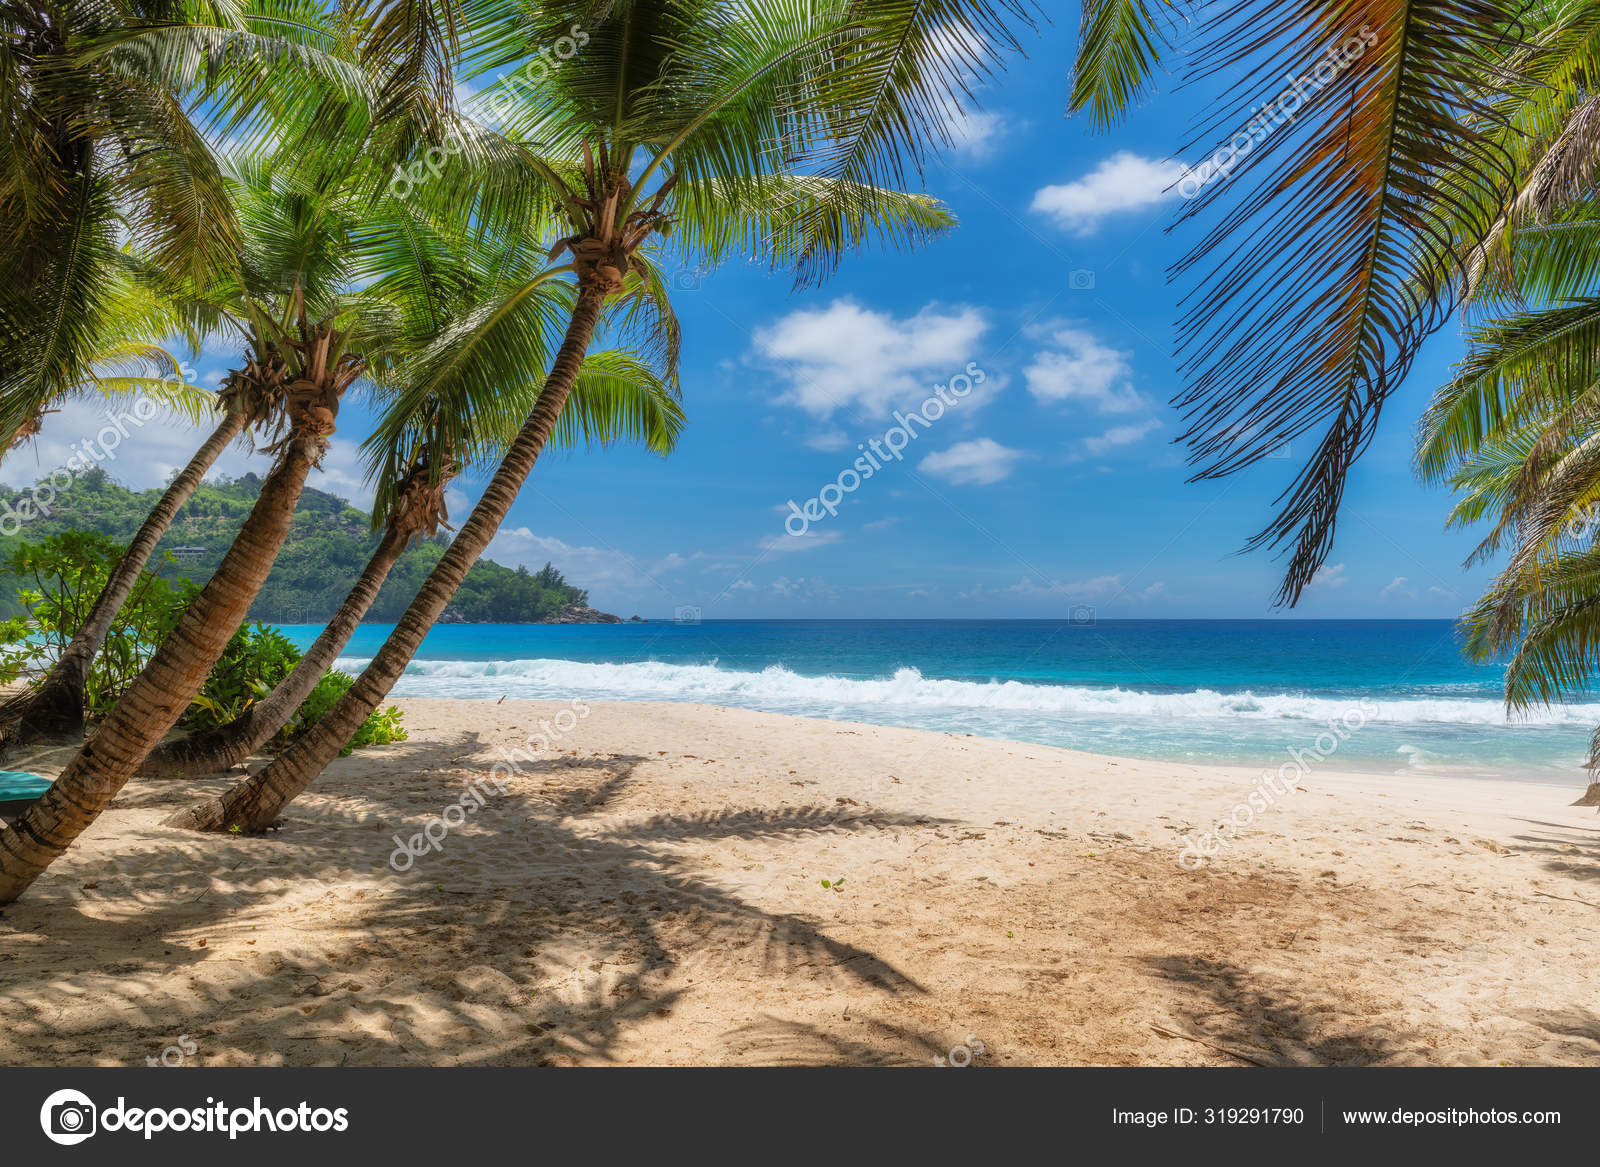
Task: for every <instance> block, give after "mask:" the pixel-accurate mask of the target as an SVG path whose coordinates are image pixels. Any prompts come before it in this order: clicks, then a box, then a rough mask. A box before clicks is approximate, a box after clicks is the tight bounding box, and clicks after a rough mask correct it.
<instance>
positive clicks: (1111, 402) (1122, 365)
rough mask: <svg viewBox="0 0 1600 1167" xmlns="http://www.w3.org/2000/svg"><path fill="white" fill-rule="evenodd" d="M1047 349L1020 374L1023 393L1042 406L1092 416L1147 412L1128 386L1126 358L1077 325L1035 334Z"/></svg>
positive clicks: (1135, 393) (1142, 400)
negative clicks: (1062, 406) (1065, 406)
mask: <svg viewBox="0 0 1600 1167" xmlns="http://www.w3.org/2000/svg"><path fill="white" fill-rule="evenodd" d="M1036 335H1038V336H1039V337H1040V338H1041V339H1043V340H1044V342H1045V343H1046V344H1048V345H1049V346H1050V347H1049V348H1046V349H1043V350H1042V351H1040V352H1039V353H1038V354H1037V355H1035V357H1034V359H1033V363H1032V364H1030V365H1029V366H1028V367H1027V368H1025V369H1023V371H1022V375H1023V377H1024V379H1025V380H1026V382H1027V386H1028V392H1029V393H1032V394H1033V395H1034V397H1035V398H1036V399H1038V400H1039V401H1044V402H1062V401H1069V402H1074V403H1081V404H1083V405H1086V406H1088V407H1090V408H1092V409H1094V411H1095V412H1096V413H1133V412H1135V411H1137V410H1140V409H1144V408H1145V407H1146V405H1145V400H1144V398H1143V397H1141V396H1139V394H1138V393H1137V392H1136V391H1135V390H1134V388H1133V386H1132V385H1131V384H1130V383H1129V377H1130V376H1131V375H1132V373H1133V367H1132V366H1131V365H1130V364H1129V363H1128V354H1127V353H1125V352H1123V351H1121V350H1120V349H1115V348H1112V347H1111V346H1110V345H1108V344H1104V343H1102V342H1101V341H1100V339H1099V338H1098V337H1096V336H1095V335H1094V333H1092V332H1090V331H1088V330H1087V329H1085V328H1080V327H1078V326H1076V325H1072V324H1065V323H1058V324H1054V325H1050V326H1048V327H1046V328H1044V329H1041V330H1038V332H1037V333H1036Z"/></svg>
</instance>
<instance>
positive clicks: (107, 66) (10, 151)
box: [0, 0, 366, 741]
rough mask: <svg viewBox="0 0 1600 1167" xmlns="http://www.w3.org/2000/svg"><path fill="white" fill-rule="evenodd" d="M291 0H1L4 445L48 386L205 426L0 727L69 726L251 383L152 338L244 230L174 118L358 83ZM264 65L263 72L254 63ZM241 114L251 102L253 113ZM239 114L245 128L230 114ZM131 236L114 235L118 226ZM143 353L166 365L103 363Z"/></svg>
mask: <svg viewBox="0 0 1600 1167" xmlns="http://www.w3.org/2000/svg"><path fill="white" fill-rule="evenodd" d="M309 14H310V10H307V9H305V8H304V6H303V5H296V4H295V3H293V0H287V2H285V0H257V2H253V3H247V4H243V5H237V4H205V3H192V4H185V3H175V2H172V0H134V2H132V3H128V4H118V5H106V4H102V3H95V2H93V0H56V2H52V3H30V4H16V3H11V2H4V3H0V30H3V33H4V36H3V38H0V76H3V79H4V84H0V95H3V99H4V102H5V104H4V106H3V107H0V119H3V121H4V123H5V126H6V133H7V144H8V148H7V150H6V151H4V152H3V154H0V217H3V219H4V222H5V230H6V231H7V232H8V237H7V238H6V240H5V242H6V246H5V248H4V249H3V250H0V256H3V258H0V433H3V434H6V435H8V437H7V441H6V448H10V447H12V446H15V445H16V444H18V443H19V442H20V441H23V440H26V438H28V437H30V436H32V435H33V434H34V433H36V432H37V431H38V429H39V424H40V421H41V419H42V417H43V415H44V414H45V413H46V412H48V411H49V410H50V408H51V406H53V405H54V404H56V403H58V402H59V401H60V400H62V399H63V398H65V397H68V396H71V395H75V394H79V393H82V392H83V391H84V390H85V389H91V388H92V389H94V390H96V391H99V392H101V393H104V394H107V395H120V394H130V393H137V394H141V395H143V396H145V397H147V398H149V399H151V400H152V401H154V402H156V403H157V404H168V405H173V406H176V407H178V408H179V409H180V410H182V411H183V412H186V413H187V414H188V415H189V416H190V417H191V418H192V419H194V420H199V419H201V418H202V417H205V416H207V415H209V414H211V413H212V409H213V406H215V407H216V408H217V409H218V411H219V412H220V413H221V418H220V420H219V421H218V423H217V425H216V428H215V429H214V430H213V432H212V433H211V435H210V436H209V437H208V438H207V439H206V440H205V442H203V443H202V445H201V447H200V449H199V450H198V451H197V452H196V453H195V456H194V457H193V458H192V459H191V460H190V462H189V464H188V465H187V466H186V467H184V469H183V470H182V471H180V472H179V474H178V475H177V477H176V478H175V479H174V480H173V482H172V483H171V484H170V485H169V487H168V489H167V491H166V492H165V493H164V494H163V496H162V498H161V500H160V501H159V502H158V503H157V505H156V507H155V508H154V510H153V511H152V512H151V514H150V516H149V518H148V519H147V520H146V522H145V523H144V524H143V526H142V527H141V528H140V530H139V531H138V533H137V534H136V535H135V536H134V539H133V541H132V543H131V544H130V546H129V548H128V551H127V554H126V555H125V556H124V557H123V559H122V561H121V563H120V564H119V565H118V567H117V569H116V570H115V571H114V572H113V573H112V575H111V577H110V579H109V580H108V581H107V583H106V587H105V588H104V590H103V591H102V593H101V594H100V596H99V597H98V598H97V600H96V603H95V605H94V608H93V610H92V611H91V613H90V616H89V618H88V619H87V620H86V621H85V623H84V624H83V626H82V627H81V628H80V629H79V631H78V633H77V634H76V635H75V636H74V638H73V641H72V643H71V644H70V645H69V646H68V648H67V649H66V650H65V651H64V652H63V653H62V655H61V657H60V658H59V659H58V660H57V661H56V662H55V663H54V665H53V667H52V668H51V671H50V673H49V674H48V676H47V677H46V678H45V679H44V681H43V682H42V683H41V684H40V685H39V686H37V687H36V688H35V689H34V690H33V691H31V692H30V693H28V694H27V695H25V697H24V698H23V699H22V700H21V701H20V702H16V703H12V704H11V705H10V706H8V707H7V709H6V710H5V711H4V715H3V717H0V720H3V721H4V723H5V728H4V733H5V737H6V738H7V739H8V741H15V740H17V737H18V736H20V737H23V738H27V737H31V736H34V735H37V734H43V733H58V732H73V731H76V730H78V729H80V728H81V726H82V721H83V685H84V681H85V678H86V676H87V673H88V669H89V666H90V664H91V663H92V661H93V659H94V656H95V654H96V653H97V652H98V651H99V649H100V647H101V645H102V644H103V642H104V640H105V636H106V633H107V631H108V630H109V628H110V626H111V624H112V622H113V621H114V620H115V617H116V614H117V611H118V610H119V609H120V608H121V606H122V603H123V602H124V601H125V600H126V599H127V597H128V594H129V592H130V591H131V589H132V587H133V585H134V583H135V581H136V580H137V579H138V577H139V573H140V572H141V571H142V570H143V568H144V566H145V563H146V562H147V561H148V558H149V556H150V554H151V552H152V551H153V550H154V548H155V546H156V544H157V542H158V541H159V540H160V538H161V536H162V535H163V534H164V533H165V531H166V528H167V526H168V525H169V524H170V523H171V521H172V518H173V517H174V516H175V515H176V513H177V512H178V510H179V508H181V507H182V505H183V503H184V502H185V501H186V500H187V498H188V497H189V495H190V494H191V493H192V492H193V490H194V488H195V487H196V486H197V485H198V484H199V482H200V480H201V479H202V478H203V477H204V475H205V474H206V472H207V471H208V470H209V469H210V467H211V465H212V464H213V463H214V462H215V460H216V458H217V457H218V456H220V454H221V453H222V451H223V450H224V449H226V448H227V446H228V444H229V443H230V442H231V441H232V440H233V439H234V438H235V437H236V436H237V435H238V434H239V433H240V432H241V431H242V430H243V429H245V428H246V427H247V426H249V425H252V424H256V423H259V422H262V421H265V420H267V419H266V417H265V416H263V415H261V414H259V413H256V412H253V408H254V407H255V406H259V405H261V404H262V399H261V398H260V397H259V395H257V394H256V393H255V391H254V390H253V389H252V382H251V381H250V379H249V378H240V377H238V376H236V377H235V379H234V382H233V384H231V386H230V387H229V389H228V391H226V392H224V393H223V394H220V395H218V396H217V397H216V398H215V399H214V400H212V399H211V398H210V395H209V394H205V393H202V392H201V391H200V390H199V389H198V388H197V387H196V386H193V385H191V384H188V383H187V381H186V380H185V379H184V378H183V377H182V375H181V365H180V364H179V362H177V361H176V360H175V359H173V358H172V357H171V356H170V354H168V353H167V352H166V351H165V350H164V349H162V348H161V347H160V345H159V344H158V343H157V342H159V341H161V340H162V339H163V337H165V336H171V335H183V336H185V337H186V338H187V339H188V340H189V343H190V347H191V348H195V347H197V346H198V338H199V333H200V332H201V331H203V330H204V329H205V328H206V327H208V326H210V325H214V324H215V323H216V318H215V314H214V312H213V311H211V309H212V308H213V305H211V304H209V303H206V302H203V301H195V300H193V299H191V298H190V297H189V296H188V295H185V294H183V293H180V292H178V291H177V285H178V284H187V285H188V286H189V287H190V288H191V289H192V288H194V287H197V286H198V287H202V288H203V287H205V286H206V285H208V284H210V283H212V282H214V281H215V280H216V279H217V278H218V276H219V273H227V272H230V271H232V270H233V269H235V268H236V267H237V264H238V256H239V251H240V248H241V245H242V235H241V227H240V224H239V222H238V220H237V216H236V214H235V211H234V207H233V204H232V201H231V200H230V198H229V194H228V189H227V188H228V184H227V182H226V181H225V176H224V174H223V172H222V170H221V169H220V168H219V166H218V165H217V162H216V159H215V157H214V155H213V152H212V149H211V146H210V144H209V142H208V141H207V137H206V127H205V126H203V125H201V124H197V123H196V121H194V120H193V119H192V117H191V105H186V102H190V103H195V102H198V103H203V104H204V105H205V106H206V107H207V108H208V109H209V110H210V113H209V116H208V121H209V124H210V127H211V128H213V129H215V128H216V127H219V126H222V127H226V128H228V129H231V130H233V131H234V132H243V133H245V134H246V136H247V137H248V135H249V133H250V132H251V131H252V129H253V130H255V131H256V132H259V131H260V130H261V128H262V126H263V124H265V123H268V122H270V124H271V126H272V127H273V129H274V130H275V131H276V132H280V133H283V132H289V131H290V130H292V128H293V127H295V126H302V127H303V126H304V125H305V124H306V123H305V119H306V117H307V111H317V112H320V113H329V112H330V111H333V110H337V109H340V108H343V105H342V101H341V100H340V99H342V98H354V99H359V98H361V97H363V96H364V94H365V90H366V83H365V78H364V76H363V74H362V73H361V71H360V69H359V68H358V67H357V66H355V65H354V64H352V63H350V62H348V61H346V60H344V59H342V57H341V54H340V47H341V46H340V44H339V42H338V40H337V38H335V37H333V36H332V35H330V33H329V32H328V31H327V30H326V29H325V28H322V27H319V26H318V24H317V22H316V21H315V20H313V19H308V17H309ZM269 63H270V64H272V65H273V66H275V67H276V69H277V75H278V78H279V83H278V84H277V85H276V86H275V87H273V89H272V90H271V91H270V92H269V91H267V90H266V89H263V87H261V86H260V85H259V84H257V82H258V81H259V78H260V74H261V72H262V71H263V69H264V68H265V67H266V66H267V65H268V64H269ZM330 99H331V100H330ZM258 115H265V116H264V117H263V116H258ZM241 127H242V130H241ZM123 232H126V233H129V234H131V235H132V236H133V237H134V238H135V239H136V241H137V252H138V254H137V255H135V254H134V251H133V249H130V248H128V247H122V248H119V247H117V246H116V244H115V240H116V237H117V236H118V234H119V233H123ZM133 361H145V362H147V363H155V364H157V365H161V364H166V365H168V366H170V367H171V368H172V369H173V370H174V372H175V373H178V374H179V375H177V376H172V377H150V376H138V375H132V374H129V373H127V372H125V371H121V370H119V371H118V372H117V373H115V374H108V373H107V372H106V371H105V369H106V366H113V367H115V366H118V365H126V364H128V363H129V362H133Z"/></svg>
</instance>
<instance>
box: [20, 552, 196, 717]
mask: <svg viewBox="0 0 1600 1167" xmlns="http://www.w3.org/2000/svg"><path fill="white" fill-rule="evenodd" d="M125 550H126V548H124V547H122V546H121V545H119V544H118V543H116V542H115V541H114V540H112V539H109V538H107V537H106V536H104V535H98V534H95V533H94V532H92V531H68V532H64V533H63V534H59V535H51V536H50V537H48V538H46V539H44V540H43V541H41V542H39V543H18V544H16V545H15V546H13V547H12V548H11V550H10V551H9V552H8V553H6V554H5V555H4V556H0V571H4V572H8V573H10V574H12V575H14V576H16V577H17V578H18V579H20V580H23V581H24V586H23V587H20V588H18V589H17V592H16V595H17V600H18V601H19V602H20V603H21V604H22V606H23V608H24V609H26V611H27V615H26V616H19V617H16V618H14V619H11V620H7V621H5V622H4V623H3V624H0V680H4V681H7V682H10V681H15V680H17V679H18V678H19V677H23V676H30V675H33V674H36V673H40V672H42V671H43V670H45V669H48V668H49V667H50V662H51V661H53V660H55V658H56V657H57V656H58V655H59V654H60V652H61V650H62V649H64V648H66V646H67V645H68V644H69V643H71V641H72V638H73V636H75V635H76V634H77V631H78V629H79V627H81V626H82V624H83V621H84V620H85V619H86V618H87V617H88V615H89V610H90V609H91V608H92V607H94V602H95V599H96V598H97V597H98V596H99V595H100V592H101V590H102V589H103V588H104V587H105V585H106V581H107V580H108V579H110V578H111V572H112V570H113V569H114V568H115V567H116V566H117V564H118V563H120V562H121V561H122V555H123V552H124V551H125ZM171 562H172V561H171V559H170V557H169V558H167V559H165V560H164V561H163V562H162V563H161V565H160V566H162V567H166V566H169V565H170V563H171ZM30 583H31V585H32V586H31V587H30V586H27V585H28V584H30ZM186 594H187V593H182V594H180V592H178V591H177V590H175V589H174V588H173V586H172V585H171V584H170V583H168V582H167V581H166V580H165V579H163V578H161V576H159V575H157V574H156V573H155V572H153V571H150V570H149V569H148V568H147V569H146V570H144V571H142V572H140V573H139V579H138V581H137V582H136V583H135V584H134V586H133V591H132V593H131V594H130V595H129V597H128V601H127V603H125V604H124V605H123V606H122V610H121V611H120V612H118V613H117V618H116V620H114V621H113V622H112V625H111V631H110V632H109V633H108V634H107V636H106V640H105V645H104V646H103V647H102V648H101V650H100V654H99V655H98V656H97V657H95V660H94V663H93V665H92V666H91V667H90V670H89V680H88V684H87V686H86V693H85V711H86V712H87V713H88V715H89V716H90V717H101V716H104V715H105V714H106V713H107V712H109V711H110V709H111V707H112V706H113V705H115V704H116V703H117V698H119V697H121V696H122V693H123V690H125V689H126V688H127V687H128V686H129V685H130V684H132V682H133V679H134V678H135V677H137V676H138V675H139V673H140V672H141V671H142V670H143V669H144V666H145V665H147V664H149V663H150V658H151V657H152V656H154V655H155V651H156V647H157V646H158V645H159V644H160V643H161V642H162V641H163V640H165V639H166V634H167V632H169V631H170V630H171V628H172V626H173V625H174V624H175V623H176V622H177V618H178V615H179V614H180V613H181V612H182V609H183V606H184V604H185V603H186V598H185V597H186Z"/></svg>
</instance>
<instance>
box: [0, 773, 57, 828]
mask: <svg viewBox="0 0 1600 1167" xmlns="http://www.w3.org/2000/svg"><path fill="white" fill-rule="evenodd" d="M50 782H51V780H50V779H49V778H41V777H40V776H39V775H37V774H29V773H27V772H26V771H24V770H0V815H3V816H5V817H7V818H10V817H11V816H13V815H19V814H21V813H22V812H23V811H25V810H27V809H28V808H29V807H30V806H32V805H33V804H34V803H36V802H38V801H39V796H40V795H42V794H43V793H44V792H45V791H46V790H49V789H50Z"/></svg>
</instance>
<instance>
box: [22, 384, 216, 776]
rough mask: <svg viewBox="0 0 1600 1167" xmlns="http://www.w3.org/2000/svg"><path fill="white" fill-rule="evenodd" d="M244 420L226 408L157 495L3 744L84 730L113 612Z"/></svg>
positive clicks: (26, 698) (24, 703)
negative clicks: (88, 693)
mask: <svg viewBox="0 0 1600 1167" xmlns="http://www.w3.org/2000/svg"><path fill="white" fill-rule="evenodd" d="M245 421H246V415H245V414H244V413H243V412H241V411H240V410H238V409H234V408H229V409H228V411H227V413H226V414H225V415H224V416H223V419H222V422H221V424H219V425H218V426H217V428H216V429H215V430H213V431H212V433H211V436H210V437H209V438H207V439H206V440H205V444H204V445H202V446H201V447H200V449H199V450H198V451H197V452H196V453H195V456H194V457H193V458H191V459H190V460H189V464H188V465H187V466H185V467H184V468H183V471H182V472H181V473H180V474H179V475H178V476H177V477H176V478H174V479H173V480H172V484H171V485H170V486H168V487H167V490H166V493H165V494H163V495H162V496H161V501H160V502H158V503H156V505H155V509H153V510H152V511H151V512H150V515H149V517H148V518H146V519H145V521H144V525H143V526H141V527H140V528H139V530H138V533H137V534H135V535H134V537H133V542H132V543H130V544H128V550H127V551H126V552H125V553H124V554H123V556H122V560H121V562H119V563H118V564H117V566H116V568H115V570H113V571H112V573H111V577H110V578H109V579H107V580H106V585H105V587H104V588H102V589H101V590H100V595H99V596H98V597H97V598H96V599H95V602H94V607H92V608H91V609H90V610H89V615H88V617H87V618H86V619H85V620H84V622H83V624H82V625H81V626H80V627H79V628H78V631H77V632H76V633H75V634H74V635H73V637H72V641H71V643H70V644H68V645H67V647H66V648H65V649H63V650H62V652H61V655H60V656H59V657H57V658H56V662H55V664H53V665H52V666H51V667H50V671H49V672H48V673H47V674H45V678H44V680H43V681H41V682H40V683H39V685H38V686H37V687H36V688H34V689H33V690H32V691H31V692H29V693H27V694H25V695H24V696H23V697H22V699H21V702H20V709H16V710H13V711H11V712H10V716H8V717H6V718H5V720H6V721H7V722H8V723H13V724H14V728H13V729H12V730H11V731H10V733H9V734H8V735H7V742H6V744H8V745H9V744H13V743H18V744H20V743H22V742H26V741H29V740H32V739H34V738H38V737H45V736H50V735H54V734H69V733H78V732H81V731H82V729H83V702H84V690H85V687H86V686H87V685H88V681H89V667H90V665H92V664H93V663H94V658H95V656H96V655H97V654H98V653H99V652H100V648H101V646H102V645H103V644H105V641H106V636H107V635H109V634H110V632H111V625H112V624H113V623H114V622H115V621H116V618H117V613H118V612H120V611H121V610H122V605H123V604H124V603H126V602H127V599H128V596H129V595H131V594H132V592H133V588H134V585H135V584H136V583H138V581H139V573H140V572H142V571H143V570H144V568H145V565H146V564H147V563H148V562H149V561H150V556H151V554H152V553H153V552H154V551H155V549H156V544H157V543H159V542H160V541H161V537H162V536H163V535H165V534H166V533H167V528H168V527H170V526H171V525H172V520H173V519H174V518H175V517H176V516H177V513H178V510H179V508H180V507H182V506H183V504H184V503H186V502H188V501H189V496H190V495H192V494H193V493H194V491H195V488H196V487H197V486H199V485H200V480H201V479H202V478H204V477H205V476H206V472H207V471H208V470H210V469H211V467H212V465H213V464H215V462H216V460H217V459H218V458H219V457H221V456H222V451H223V450H225V449H227V448H228V443H229V442H231V441H233V439H234V438H236V437H237V436H238V435H239V431H240V430H242V429H243V428H244V425H245ZM13 719H15V720H14V722H13Z"/></svg>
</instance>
